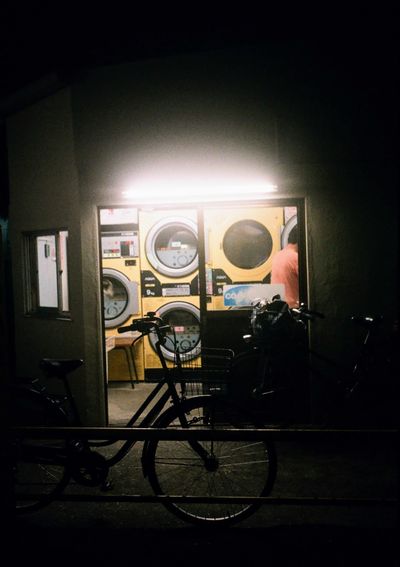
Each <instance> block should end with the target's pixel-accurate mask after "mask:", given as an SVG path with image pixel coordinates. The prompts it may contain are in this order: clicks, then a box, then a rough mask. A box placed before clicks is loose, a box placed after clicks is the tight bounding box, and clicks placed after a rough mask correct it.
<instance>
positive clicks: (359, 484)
mask: <svg viewBox="0 0 400 567" xmlns="http://www.w3.org/2000/svg"><path fill="white" fill-rule="evenodd" d="M130 395H133V392H132V393H131V394H130ZM277 453H278V474H277V479H276V482H275V485H274V489H273V492H272V494H271V496H273V497H276V498H278V497H301V496H303V497H313V498H318V497H320V498H321V497H326V498H352V499H353V498H360V499H365V498H373V499H376V501H375V502H374V504H369V505H365V504H364V505H343V504H340V505H338V504H336V505H329V506H325V505H324V506H315V505H310V504H309V505H283V504H274V505H269V504H267V505H264V506H262V507H261V509H260V510H259V511H258V512H257V513H256V514H254V515H253V516H252V517H251V518H248V519H247V520H245V521H243V522H242V523H240V524H237V525H236V526H234V527H231V528H222V529H199V528H197V527H193V526H191V525H189V524H186V523H184V522H183V521H181V520H179V519H177V518H175V516H173V515H172V514H171V513H170V512H168V511H167V510H165V509H164V508H163V506H162V505H161V504H153V503H152V504H149V503H132V502H107V503H104V502H96V503H93V502H91V503H89V502H79V503H77V502H68V501H65V502H64V501H62V502H54V503H52V504H51V505H50V506H49V507H47V508H45V509H43V510H41V511H39V512H36V513H33V514H29V515H25V516H20V517H18V518H17V519H16V520H15V522H10V523H9V524H8V525H7V526H6V527H5V528H4V529H3V536H4V543H5V544H8V545H3V550H5V549H7V548H9V551H10V558H12V562H11V561H8V562H6V563H4V565H6V564H7V565H13V564H14V563H15V564H18V563H19V562H20V561H25V560H26V559H29V561H30V562H33V561H35V563H36V561H38V562H40V564H41V565H43V564H46V565H47V564H49V565H64V564H65V565H66V564H68V565H72V566H73V565H74V564H77V565H89V564H90V565H103V564H104V565H106V564H107V565H109V564H110V563H111V562H112V563H113V564H114V565H115V564H116V562H121V564H123V565H137V564H138V563H139V562H140V563H141V564H142V563H144V564H146V565H155V564H164V565H185V566H188V567H190V566H192V565H194V566H197V565H207V564H211V565H219V564H221V565H228V564H230V565H243V566H252V565H259V564H260V565H268V566H269V565H290V566H297V565H307V566H313V565H318V566H321V567H329V566H342V565H352V566H354V567H356V566H357V567H358V566H365V565H374V566H379V567H391V566H395V565H396V566H397V565H398V564H399V562H398V559H399V555H398V549H397V548H398V545H397V539H398V538H397V527H398V526H397V521H398V515H397V506H396V505H395V504H393V503H387V502H383V501H380V499H395V498H396V497H397V485H398V453H397V446H396V437H395V436H393V435H392V436H390V437H382V438H376V437H375V438H373V439H371V438H365V437H362V438H357V437H349V438H342V437H341V438H340V439H339V440H336V441H329V442H327V441H321V440H319V441H315V440H314V441H304V442H302V443H299V442H296V443H295V442H293V441H290V442H289V441H285V442H283V441H282V442H278V443H277ZM112 478H113V481H114V489H113V491H112V492H111V493H106V494H105V495H106V496H107V495H108V494H112V495H113V496H117V495H119V494H130V495H132V494H136V495H145V496H150V495H152V491H151V488H150V485H149V484H148V482H147V480H146V479H143V478H142V475H141V466H140V444H139V446H138V447H137V448H134V449H133V450H132V451H131V453H130V454H129V455H128V456H127V457H126V458H125V460H124V461H123V462H121V463H120V464H118V465H117V466H115V467H114V469H113V471H112ZM81 490H82V489H81V488H78V487H74V486H71V487H69V488H68V489H67V492H66V495H68V494H82V492H81ZM88 490H91V491H93V494H103V495H104V493H99V492H96V490H97V489H85V491H88ZM85 493H87V492H85Z"/></svg>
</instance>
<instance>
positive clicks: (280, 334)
mask: <svg viewBox="0 0 400 567" xmlns="http://www.w3.org/2000/svg"><path fill="white" fill-rule="evenodd" d="M250 324H251V328H252V331H253V335H254V336H255V337H256V338H259V339H266V340H268V341H273V342H279V341H281V340H285V341H287V340H288V339H290V338H291V337H292V335H293V331H294V329H295V327H297V322H296V321H295V319H294V318H293V316H292V314H291V312H290V309H289V306H288V304H287V303H286V302H285V301H281V300H280V299H279V300H278V299H275V300H273V301H271V302H269V301H267V300H262V301H260V302H259V303H257V305H255V306H254V308H253V311H252V314H251V318H250Z"/></svg>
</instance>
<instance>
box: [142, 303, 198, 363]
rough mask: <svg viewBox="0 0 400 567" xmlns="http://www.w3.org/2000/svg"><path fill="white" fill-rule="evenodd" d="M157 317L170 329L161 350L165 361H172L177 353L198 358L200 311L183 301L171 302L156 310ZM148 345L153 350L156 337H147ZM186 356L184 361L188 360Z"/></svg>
mask: <svg viewBox="0 0 400 567" xmlns="http://www.w3.org/2000/svg"><path fill="white" fill-rule="evenodd" d="M157 315H158V316H159V317H161V318H162V320H163V321H164V322H165V324H166V325H169V326H170V327H171V331H168V332H167V335H166V339H167V340H166V342H165V344H164V346H162V347H161V350H162V352H163V354H164V356H165V358H166V360H174V353H175V351H178V352H180V353H185V354H186V355H188V356H189V357H190V356H191V355H193V358H194V357H196V356H198V353H199V347H200V310H199V309H198V308H197V307H196V306H195V305H192V304H191V303H187V302H185V301H171V303H167V304H166V305H163V306H162V307H160V309H158V310H157ZM149 339H150V344H151V345H152V347H153V348H154V349H155V342H156V340H157V337H156V335H153V334H150V335H149ZM188 356H186V359H187V358H188Z"/></svg>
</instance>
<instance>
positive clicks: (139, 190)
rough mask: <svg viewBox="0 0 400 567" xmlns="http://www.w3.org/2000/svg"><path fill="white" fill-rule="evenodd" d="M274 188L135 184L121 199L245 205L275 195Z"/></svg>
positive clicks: (225, 184)
mask: <svg viewBox="0 0 400 567" xmlns="http://www.w3.org/2000/svg"><path fill="white" fill-rule="evenodd" d="M277 190H278V187H277V185H273V184H271V183H266V182H255V183H254V182H253V183H251V182H250V183H247V182H241V183H237V182H232V183H230V182H226V181H224V182H220V181H217V182H215V181H210V182H204V181H196V182H194V183H193V182H182V181H168V182H161V183H150V182H146V183H135V184H134V185H132V186H131V187H130V188H129V189H126V190H125V191H123V192H122V195H123V197H124V198H126V199H129V200H132V201H135V202H140V203H142V202H157V203H172V202H178V203H179V202H185V203H188V202H210V201H211V202H214V201H241V200H243V201H245V200H246V201H247V200H249V199H250V200H254V199H259V198H262V197H265V196H266V195H268V194H269V193H276V191H277Z"/></svg>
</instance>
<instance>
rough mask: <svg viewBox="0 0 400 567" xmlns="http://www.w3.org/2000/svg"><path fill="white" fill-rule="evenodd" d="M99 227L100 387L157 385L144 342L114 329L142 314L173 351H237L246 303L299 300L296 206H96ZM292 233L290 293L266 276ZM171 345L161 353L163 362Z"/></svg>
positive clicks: (301, 237) (302, 287) (300, 227)
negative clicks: (153, 318) (103, 373)
mask: <svg viewBox="0 0 400 567" xmlns="http://www.w3.org/2000/svg"><path fill="white" fill-rule="evenodd" d="M99 229H100V235H99V236H100V241H101V269H102V284H103V312H104V338H105V352H106V359H107V386H108V388H110V387H115V385H116V384H120V385H125V386H127V389H130V390H132V389H134V388H135V387H136V386H137V385H140V384H146V382H154V381H157V380H158V378H159V376H160V372H161V365H160V362H159V360H158V357H157V354H156V352H155V348H154V343H153V342H152V340H151V336H150V338H147V337H146V338H144V339H141V340H140V341H136V339H137V335H136V334H135V333H127V334H124V335H118V332H117V329H118V327H119V326H122V325H129V323H130V322H131V321H132V320H133V319H135V318H138V317H141V316H144V315H146V314H147V313H148V312H157V314H158V315H159V316H160V317H162V318H163V319H164V320H165V322H166V324H168V325H170V326H171V327H172V328H173V330H174V341H175V347H174V348H176V345H178V347H179V349H180V351H181V352H186V353H188V354H189V355H192V357H193V358H195V357H196V353H197V352H198V349H199V347H200V346H202V347H213V348H219V347H221V348H229V349H232V350H233V351H234V352H235V353H238V352H241V350H243V348H244V343H243V338H242V337H243V335H244V334H246V333H247V332H248V330H249V325H250V315H251V310H252V305H253V303H254V301H255V300H257V299H262V298H267V299H272V297H273V296H275V295H277V294H279V295H280V296H281V297H282V299H285V300H286V301H288V302H289V301H290V302H292V304H293V301H294V302H297V303H298V302H302V301H305V300H306V297H307V280H306V246H305V218H304V203H303V201H302V200H293V199H290V200H289V199H285V200H274V201H272V200H268V201H266V202H265V201H264V202H259V201H258V202H252V203H244V202H241V203H238V204H237V205H236V204H235V205H232V204H230V205H228V204H226V205H225V204H222V203H218V204H199V205H195V206H194V205H191V206H187V207H186V206H180V207H177V206H168V207H167V206H164V207H161V206H160V207H155V206H153V207H151V208H150V207H148V206H137V207H134V206H132V207H109V208H100V209H99ZM295 234H297V243H298V244H297V247H298V275H297V277H296V281H295V286H294V287H295V288H296V289H295V292H293V290H292V289H289V287H288V285H289V284H288V283H287V282H284V281H281V280H279V277H278V279H277V278H276V277H274V274H273V260H274V258H275V256H276V254H277V253H278V252H280V251H281V250H282V249H284V248H285V247H287V246H288V245H289V246H291V245H292V242H293V241H294V235H295ZM293 293H295V294H297V297H295V298H293V297H292V295H293ZM291 306H292V305H291ZM171 345H172V340H171V341H168V340H167V341H166V343H165V346H164V347H163V351H164V356H165V358H166V359H167V361H168V363H169V364H171V365H172V364H173V348H172V346H171Z"/></svg>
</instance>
